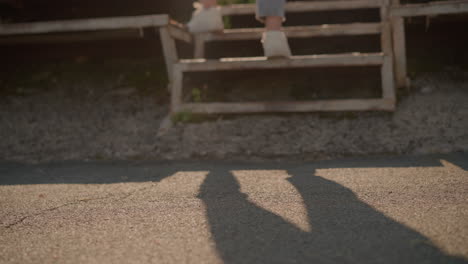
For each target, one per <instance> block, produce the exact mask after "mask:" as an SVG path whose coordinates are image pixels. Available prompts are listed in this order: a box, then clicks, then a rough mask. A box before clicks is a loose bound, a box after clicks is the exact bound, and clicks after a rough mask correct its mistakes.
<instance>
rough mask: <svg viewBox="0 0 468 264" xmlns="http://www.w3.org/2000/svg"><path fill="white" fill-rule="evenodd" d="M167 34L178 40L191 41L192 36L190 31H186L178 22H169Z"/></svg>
mask: <svg viewBox="0 0 468 264" xmlns="http://www.w3.org/2000/svg"><path fill="white" fill-rule="evenodd" d="M168 28H169V34H170V35H171V36H172V37H173V38H175V39H178V40H181V41H184V42H187V43H192V42H193V36H192V34H191V33H190V32H188V31H187V30H186V29H185V28H184V27H182V26H180V25H179V24H172V23H171V24H169V27H168Z"/></svg>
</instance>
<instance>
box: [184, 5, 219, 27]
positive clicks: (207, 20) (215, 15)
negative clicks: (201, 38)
mask: <svg viewBox="0 0 468 264" xmlns="http://www.w3.org/2000/svg"><path fill="white" fill-rule="evenodd" d="M193 7H194V8H195V11H194V12H193V14H192V19H191V20H190V22H189V23H188V24H187V26H188V29H189V31H190V32H192V33H202V32H212V31H222V30H223V29H224V23H223V17H222V15H221V8H220V7H219V6H216V7H211V8H204V7H203V5H202V4H200V3H198V2H195V3H194V4H193Z"/></svg>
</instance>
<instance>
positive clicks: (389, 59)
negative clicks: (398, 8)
mask: <svg viewBox="0 0 468 264" xmlns="http://www.w3.org/2000/svg"><path fill="white" fill-rule="evenodd" d="M389 7H390V6H389V2H388V1H387V0H339V1H324V2H289V3H287V5H286V12H287V13H294V12H314V11H325V10H330V11H331V10H355V9H378V10H380V22H378V23H350V24H334V25H319V26H295V27H285V28H284V30H285V33H286V35H287V36H288V38H312V37H323V36H355V35H377V34H379V35H380V39H381V52H377V53H346V54H324V55H307V56H293V57H291V58H285V59H274V60H269V59H267V58H265V57H249V58H221V59H215V60H207V59H204V58H203V57H204V53H205V52H204V50H205V44H206V43H208V42H211V41H237V40H255V39H258V40H260V38H261V34H262V32H263V29H262V28H242V29H226V30H224V31H223V32H219V33H203V34H197V35H195V36H193V39H192V40H193V41H192V43H193V44H194V57H195V59H185V60H178V59H177V54H176V53H174V52H173V54H172V56H171V57H172V60H173V61H174V63H173V64H172V66H171V67H170V68H171V69H170V70H169V71H170V72H171V78H170V79H171V84H170V89H171V112H172V113H173V114H174V113H178V112H193V113H210V114H211V113H252V112H256V113H258V112H310V111H368V110H383V111H393V110H394V109H395V104H396V96H395V82H394V66H393V48H392V30H391V26H390V15H389ZM222 13H223V15H225V16H234V15H246V14H251V15H254V13H255V6H254V5H248V4H247V5H231V6H224V7H222ZM177 30H181V29H180V27H179V28H178V29H177ZM179 33H180V32H179ZM182 35H183V34H181V33H180V34H179V39H184V40H186V41H189V40H188V39H187V37H186V36H185V37H182ZM168 36H175V34H168ZM172 41H173V40H172ZM163 43H164V40H163ZM165 43H166V44H165V47H166V49H168V50H169V47H174V46H175V44H174V43H172V42H171V40H169V39H167V38H166V40H165ZM293 52H294V51H293ZM166 59H169V60H170V59H171V58H170V57H169V58H166ZM341 66H352V67H360V66H380V67H381V75H382V76H381V80H382V84H381V89H382V96H381V97H380V98H373V99H339V100H314V101H290V102H248V103H246V102H239V103H225V102H215V103H187V102H184V101H183V94H182V91H183V78H184V74H185V73H187V72H207V71H210V72H212V71H213V72H214V71H233V70H256V69H281V68H312V67H341Z"/></svg>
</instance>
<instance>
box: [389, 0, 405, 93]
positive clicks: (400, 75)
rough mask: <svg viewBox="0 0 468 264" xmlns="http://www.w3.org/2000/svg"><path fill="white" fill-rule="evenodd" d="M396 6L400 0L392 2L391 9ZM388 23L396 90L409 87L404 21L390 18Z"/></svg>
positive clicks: (401, 18)
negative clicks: (391, 41)
mask: <svg viewBox="0 0 468 264" xmlns="http://www.w3.org/2000/svg"><path fill="white" fill-rule="evenodd" d="M398 6H400V0H392V7H398ZM390 21H391V24H392V32H393V33H392V34H393V53H394V65H395V75H396V84H397V87H398V88H404V87H407V86H408V85H409V83H408V78H407V68H406V67H407V63H406V36H405V19H404V18H403V17H395V16H392V17H391V18H390Z"/></svg>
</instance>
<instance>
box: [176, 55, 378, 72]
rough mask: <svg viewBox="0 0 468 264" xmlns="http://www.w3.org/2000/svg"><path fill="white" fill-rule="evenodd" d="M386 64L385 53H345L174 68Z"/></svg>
mask: <svg viewBox="0 0 468 264" xmlns="http://www.w3.org/2000/svg"><path fill="white" fill-rule="evenodd" d="M383 62H384V54H383V53H357V52H355V53H345V54H326V55H306V56H292V57H290V58H281V59H268V58H266V57H245V58H222V59H219V60H207V59H189V60H181V61H180V62H179V63H177V64H176V65H175V66H174V67H175V68H177V69H178V70H180V71H182V72H190V71H221V70H244V69H278V68H307V67H333V66H336V67H339V66H377V65H382V64H383Z"/></svg>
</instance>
